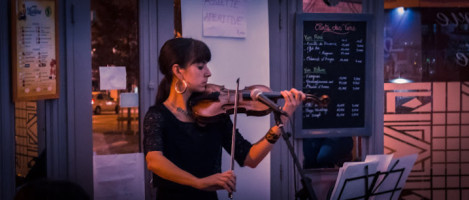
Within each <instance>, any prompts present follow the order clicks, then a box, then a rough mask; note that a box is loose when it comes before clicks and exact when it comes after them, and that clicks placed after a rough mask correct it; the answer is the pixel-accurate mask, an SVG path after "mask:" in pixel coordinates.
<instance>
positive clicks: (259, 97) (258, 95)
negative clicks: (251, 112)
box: [251, 89, 287, 115]
mask: <svg viewBox="0 0 469 200" xmlns="http://www.w3.org/2000/svg"><path fill="white" fill-rule="evenodd" d="M251 99H252V100H254V101H260V102H261V103H263V104H265V105H266V106H268V107H269V108H271V109H272V110H273V111H275V112H277V113H280V114H282V115H287V113H286V112H285V111H283V110H282V107H280V106H279V105H277V104H276V103H275V102H273V101H272V100H270V99H269V98H268V97H266V96H265V95H264V94H262V91H261V90H259V89H254V90H252V91H251Z"/></svg>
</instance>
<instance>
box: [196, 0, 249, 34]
mask: <svg viewBox="0 0 469 200" xmlns="http://www.w3.org/2000/svg"><path fill="white" fill-rule="evenodd" d="M245 1H246V0H205V1H204V7H203V16H202V17H203V19H202V23H203V36H213V37H235V38H245V37H246V29H247V28H246V27H247V26H246V14H245V13H246V8H245V7H246V2H245Z"/></svg>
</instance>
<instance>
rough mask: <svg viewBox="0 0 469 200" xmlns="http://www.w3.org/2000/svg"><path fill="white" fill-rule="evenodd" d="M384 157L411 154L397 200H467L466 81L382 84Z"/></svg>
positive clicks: (468, 134) (468, 86)
mask: <svg viewBox="0 0 469 200" xmlns="http://www.w3.org/2000/svg"><path fill="white" fill-rule="evenodd" d="M384 94H385V104H384V107H385V108H384V109H385V110H384V152H385V153H386V154H391V153H392V154H394V156H395V157H401V156H404V155H409V154H413V153H416V154H418V158H417V161H416V162H415V165H414V167H413V169H412V172H411V174H410V175H409V177H408V179H407V182H406V185H405V188H404V190H403V192H402V193H401V199H451V200H453V199H469V82H420V83H408V84H395V83H385V84H384Z"/></svg>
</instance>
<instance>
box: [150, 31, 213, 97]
mask: <svg viewBox="0 0 469 200" xmlns="http://www.w3.org/2000/svg"><path fill="white" fill-rule="evenodd" d="M211 57H212V54H211V53H210V49H209V48H208V46H207V45H206V44H205V43H203V42H202V41H199V40H195V39H192V38H174V39H170V40H168V41H166V42H165V43H164V45H163V47H161V50H160V57H159V58H158V64H159V69H160V72H161V73H162V74H163V75H164V78H163V80H161V82H160V85H159V86H158V93H157V94H156V102H155V104H161V103H163V102H164V101H165V100H166V99H167V98H168V96H169V91H170V87H171V81H172V78H173V71H172V66H173V65H174V64H178V65H179V66H180V67H181V68H186V67H187V66H189V65H191V64H193V63H207V62H209V61H210V59H211Z"/></svg>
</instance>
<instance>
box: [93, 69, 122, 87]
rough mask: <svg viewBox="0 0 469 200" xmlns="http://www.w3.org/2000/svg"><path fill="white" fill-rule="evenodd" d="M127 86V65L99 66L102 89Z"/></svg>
mask: <svg viewBox="0 0 469 200" xmlns="http://www.w3.org/2000/svg"><path fill="white" fill-rule="evenodd" d="M126 86H127V73H126V71H125V67H122V66H119V67H99V89H100V90H123V89H126Z"/></svg>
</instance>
